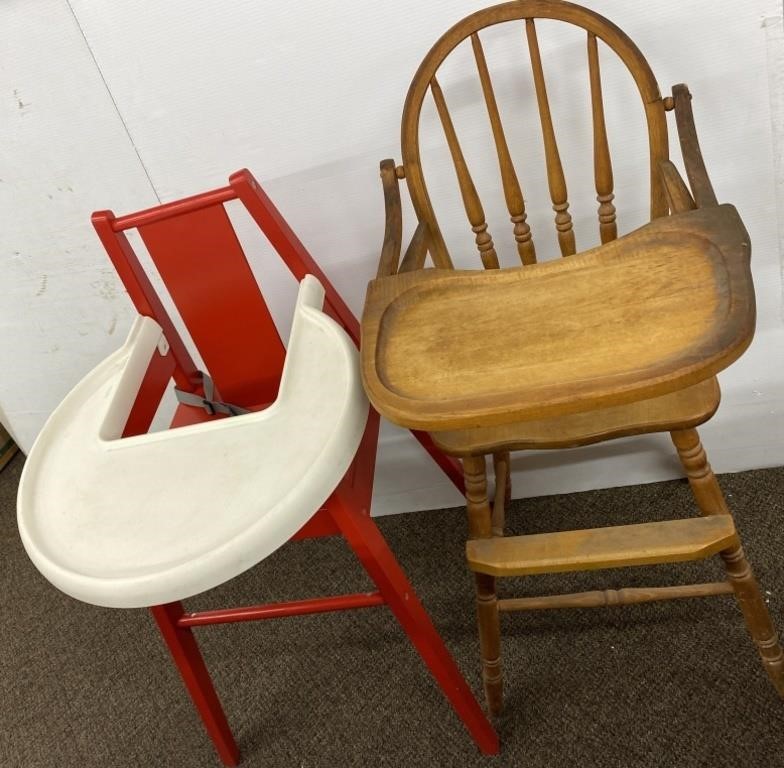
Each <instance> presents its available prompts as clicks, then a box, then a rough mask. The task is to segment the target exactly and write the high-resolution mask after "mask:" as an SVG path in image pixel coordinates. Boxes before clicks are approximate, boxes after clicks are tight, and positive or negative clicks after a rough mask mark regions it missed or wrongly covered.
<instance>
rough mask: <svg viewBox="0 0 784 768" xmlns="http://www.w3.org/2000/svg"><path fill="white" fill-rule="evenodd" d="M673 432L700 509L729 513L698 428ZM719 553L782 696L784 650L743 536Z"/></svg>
mask: <svg viewBox="0 0 784 768" xmlns="http://www.w3.org/2000/svg"><path fill="white" fill-rule="evenodd" d="M671 434H672V441H673V443H675V447H676V448H677V450H678V455H679V456H680V459H681V462H682V463H683V467H684V469H685V470H686V475H687V476H688V478H689V484H690V485H691V489H692V491H693V492H694V498H695V499H696V501H697V506H698V507H699V509H700V512H701V513H702V514H703V515H716V514H725V515H728V514H730V511H729V509H728V507H727V503H726V501H725V499H724V495H723V494H722V492H721V488H720V487H719V483H718V481H717V480H716V476H715V475H714V474H713V470H712V469H711V467H710V464H709V463H708V458H707V456H706V455H705V450H704V449H703V447H702V443H701V442H700V437H699V435H698V434H697V430H696V429H684V430H679V431H677V432H672V433H671ZM720 554H721V559H722V560H723V561H724V566H725V568H726V569H727V576H728V578H729V582H730V584H732V588H733V590H734V591H735V597H736V598H737V600H738V604H739V605H740V609H741V611H742V612H743V617H744V619H745V620H746V627H747V628H748V630H749V634H750V635H751V637H752V639H753V640H754V643H755V644H756V646H757V649H758V650H759V654H760V657H761V658H762V664H763V666H764V667H765V670H766V671H767V673H768V675H770V679H771V680H772V682H773V685H774V686H775V688H776V690H777V691H778V693H779V695H780V696H783V697H784V652H782V649H781V645H780V644H779V639H778V636H777V634H776V630H775V628H774V627H773V622H772V621H771V618H770V613H769V612H768V607H767V605H766V604H765V601H764V600H763V598H762V593H761V592H760V588H759V584H758V583H757V580H756V579H755V578H754V574H753V573H752V570H751V566H750V565H749V563H748V561H747V560H746V556H745V554H744V553H743V548H742V547H741V545H740V539H738V540H737V543H736V544H734V545H733V546H732V547H729V548H728V549H725V550H724V551H723V552H721V553H720Z"/></svg>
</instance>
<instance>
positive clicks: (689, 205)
mask: <svg viewBox="0 0 784 768" xmlns="http://www.w3.org/2000/svg"><path fill="white" fill-rule="evenodd" d="M659 172H660V173H661V176H662V180H663V181H664V192H665V193H666V195H667V201H668V202H669V204H670V211H671V212H672V213H683V212H684V211H693V210H694V209H695V208H696V207H697V203H695V202H694V198H692V196H691V192H689V188H688V187H687V186H686V182H685V181H684V180H683V177H682V176H681V175H680V173H678V169H677V168H676V167H675V165H674V164H673V162H672V161H671V160H662V161H661V162H660V163H659Z"/></svg>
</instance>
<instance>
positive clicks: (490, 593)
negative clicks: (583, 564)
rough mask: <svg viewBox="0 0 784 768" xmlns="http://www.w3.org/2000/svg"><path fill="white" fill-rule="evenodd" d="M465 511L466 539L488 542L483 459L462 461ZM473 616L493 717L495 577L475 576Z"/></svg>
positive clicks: (496, 698) (499, 689)
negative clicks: (474, 614)
mask: <svg viewBox="0 0 784 768" xmlns="http://www.w3.org/2000/svg"><path fill="white" fill-rule="evenodd" d="M463 474H464V477H465V495H466V508H467V510H468V528H469V536H470V538H472V539H474V538H490V536H491V535H492V530H491V522H490V521H491V512H490V502H489V500H488V498H487V468H486V465H485V457H484V456H466V457H465V458H464V459H463ZM474 577H475V579H476V616H477V623H478V626H479V651H480V654H481V658H482V682H483V684H484V689H485V698H486V699H487V708H488V709H489V710H490V712H491V713H492V714H494V715H497V714H499V713H500V712H501V708H502V706H503V678H502V674H501V621H500V613H499V611H498V597H497V595H496V588H495V577H494V576H489V575H487V574H485V573H475V574H474Z"/></svg>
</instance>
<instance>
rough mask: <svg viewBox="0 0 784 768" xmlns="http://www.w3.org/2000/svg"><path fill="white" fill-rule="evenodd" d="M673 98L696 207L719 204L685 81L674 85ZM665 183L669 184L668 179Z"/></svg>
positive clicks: (685, 164) (676, 120) (684, 162)
mask: <svg viewBox="0 0 784 768" xmlns="http://www.w3.org/2000/svg"><path fill="white" fill-rule="evenodd" d="M672 99H673V103H674V105H675V123H676V125H677V127H678V138H679V139H680V143H681V154H682V155H683V164H684V166H685V167H686V175H687V176H688V177H689V185H690V186H691V191H692V195H693V196H694V200H695V201H696V204H697V206H696V207H698V208H707V207H710V206H714V205H718V201H717V200H716V193H715V192H714V191H713V186H712V185H711V182H710V178H709V177H708V172H707V170H706V169H705V161H704V160H703V159H702V152H701V151H700V142H699V140H698V139H697V129H696V128H695V126H694V114H693V113H692V110H691V93H690V92H689V88H688V86H687V85H685V84H684V83H679V84H678V85H674V86H673V87H672ZM673 170H674V169H673ZM676 173H677V171H676ZM665 185H667V182H666V180H665ZM668 195H669V192H668Z"/></svg>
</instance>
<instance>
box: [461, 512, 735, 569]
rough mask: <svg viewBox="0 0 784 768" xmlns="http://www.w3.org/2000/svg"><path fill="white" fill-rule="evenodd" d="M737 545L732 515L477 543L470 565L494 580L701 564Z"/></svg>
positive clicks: (470, 550)
mask: <svg viewBox="0 0 784 768" xmlns="http://www.w3.org/2000/svg"><path fill="white" fill-rule="evenodd" d="M736 542H737V535H736V533H735V526H734V524H733V521H732V517H730V516H729V515H711V516H708V517H696V518H690V519H687V520H667V521H665V522H659V523H642V524H639V525H620V526H612V527H609V528H590V529H586V530H580V531H563V532H558V533H538V534H533V535H530V536H509V537H507V538H501V537H498V538H492V539H474V540H472V541H469V542H467V544H466V556H467V558H468V567H469V568H470V569H471V570H472V571H477V572H479V573H487V574H489V575H491V576H527V575H530V574H535V573H558V572H560V571H585V570H594V569H599V568H620V567H623V566H628V565H652V564H654V563H675V562H678V561H683V560H698V559H700V558H703V557H708V556H709V555H713V554H715V553H717V552H720V551H721V550H723V549H727V548H728V547H730V546H732V545H733V544H734V543H736Z"/></svg>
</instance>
